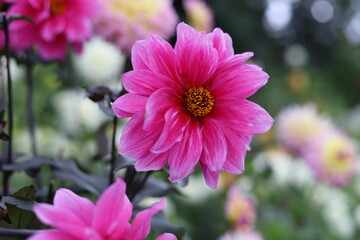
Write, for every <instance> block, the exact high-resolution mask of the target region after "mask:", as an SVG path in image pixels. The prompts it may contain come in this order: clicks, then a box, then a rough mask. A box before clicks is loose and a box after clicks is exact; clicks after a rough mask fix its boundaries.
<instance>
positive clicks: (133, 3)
mask: <svg viewBox="0 0 360 240" xmlns="http://www.w3.org/2000/svg"><path fill="white" fill-rule="evenodd" d="M109 5H110V8H112V9H113V10H114V11H116V12H119V13H123V14H124V15H125V16H126V17H127V18H128V19H129V20H134V19H135V18H136V17H138V16H140V17H145V18H148V17H151V16H153V15H154V14H155V13H156V12H157V10H158V8H159V3H158V2H155V1H154V0H112V1H110V2H109Z"/></svg>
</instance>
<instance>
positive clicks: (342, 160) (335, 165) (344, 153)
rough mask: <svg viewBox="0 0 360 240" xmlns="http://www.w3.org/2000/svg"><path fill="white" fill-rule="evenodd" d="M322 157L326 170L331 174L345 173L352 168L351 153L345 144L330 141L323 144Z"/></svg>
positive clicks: (338, 140) (337, 140)
mask: <svg viewBox="0 0 360 240" xmlns="http://www.w3.org/2000/svg"><path fill="white" fill-rule="evenodd" d="M324 156H325V161H326V165H327V168H328V169H329V170H330V171H331V172H339V173H340V172H347V171H349V170H350V169H351V167H352V158H353V153H352V151H351V149H350V148H349V145H348V144H347V142H344V141H343V140H341V139H337V138H334V139H330V140H328V141H327V143H326V144H325V149H324Z"/></svg>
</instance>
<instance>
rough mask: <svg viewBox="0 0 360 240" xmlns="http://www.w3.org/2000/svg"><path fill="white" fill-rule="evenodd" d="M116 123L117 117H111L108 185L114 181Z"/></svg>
mask: <svg viewBox="0 0 360 240" xmlns="http://www.w3.org/2000/svg"><path fill="white" fill-rule="evenodd" d="M116 123H117V117H114V118H113V134H112V139H111V160H110V166H111V167H110V174H109V185H110V184H112V183H113V182H114V170H115V160H116V146H115V137H116Z"/></svg>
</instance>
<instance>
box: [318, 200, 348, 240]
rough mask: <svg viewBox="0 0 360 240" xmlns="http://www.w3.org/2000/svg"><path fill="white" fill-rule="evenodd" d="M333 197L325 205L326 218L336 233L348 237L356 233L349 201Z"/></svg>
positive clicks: (324, 213) (330, 227)
mask: <svg viewBox="0 0 360 240" xmlns="http://www.w3.org/2000/svg"><path fill="white" fill-rule="evenodd" d="M329 197H330V196H329ZM331 197H332V196H331ZM331 197H330V200H329V201H327V202H326V204H325V205H324V212H323V215H324V218H325V220H326V222H327V224H328V226H329V229H330V230H331V231H333V233H334V234H336V235H337V236H339V237H341V238H345V239H348V238H350V237H352V236H353V235H354V232H355V226H354V221H353V219H352V217H351V214H350V209H349V207H348V204H347V201H344V200H341V198H334V199H331Z"/></svg>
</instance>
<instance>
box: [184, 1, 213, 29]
mask: <svg viewBox="0 0 360 240" xmlns="http://www.w3.org/2000/svg"><path fill="white" fill-rule="evenodd" d="M184 10H185V13H186V15H187V17H188V20H189V24H190V25H191V26H193V27H194V28H195V29H196V30H198V31H205V32H210V31H211V30H212V29H213V28H214V14H213V12H212V10H211V9H210V8H209V6H208V5H207V4H206V2H205V1H203V0H185V1H184Z"/></svg>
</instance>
